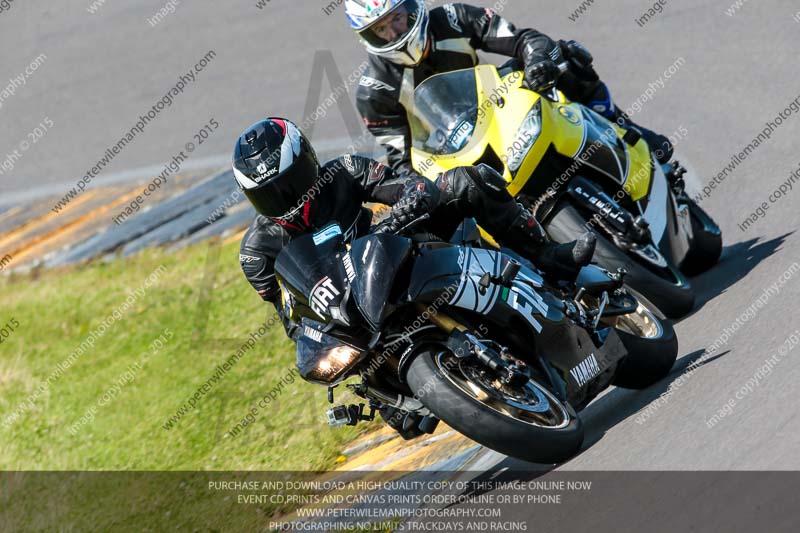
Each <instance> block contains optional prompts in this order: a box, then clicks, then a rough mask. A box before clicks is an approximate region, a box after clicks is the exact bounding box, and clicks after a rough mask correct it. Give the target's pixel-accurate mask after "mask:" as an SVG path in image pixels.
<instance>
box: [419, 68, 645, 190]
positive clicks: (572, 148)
mask: <svg viewBox="0 0 800 533" xmlns="http://www.w3.org/2000/svg"><path fill="white" fill-rule="evenodd" d="M443 75H447V74H439V75H438V76H443ZM475 78H476V80H477V81H476V83H477V92H478V105H479V108H478V121H477V124H476V126H475V130H474V131H473V133H472V136H471V138H470V140H469V142H468V143H467V144H466V146H464V147H463V148H462V149H461V150H460V151H458V152H456V153H453V154H447V155H433V154H430V153H428V152H425V151H422V150H420V149H418V148H416V147H414V148H412V150H411V159H412V163H413V165H414V168H416V169H417V171H418V172H420V173H421V174H422V175H424V176H425V177H427V178H428V179H431V180H434V179H436V177H437V176H438V175H439V174H440V173H442V172H445V171H447V170H450V169H452V168H457V167H461V166H467V165H472V164H474V163H475V162H476V161H478V160H479V159H481V157H482V156H483V155H484V153H485V152H486V150H487V148H488V147H491V148H492V150H493V151H494V153H495V154H496V155H497V156H498V157H499V158H500V160H501V161H502V162H503V167H504V168H503V177H504V178H505V180H506V181H507V182H508V184H509V185H508V191H509V193H511V195H512V196H516V195H517V194H519V193H520V191H521V190H522V189H523V187H524V186H525V184H526V183H527V181H528V180H529V179H530V177H531V176H532V175H533V173H534V170H536V168H537V167H538V166H539V164H540V163H541V161H542V159H543V157H544V156H545V153H546V152H547V149H548V147H550V146H551V145H552V146H553V147H554V149H555V150H556V151H557V152H558V153H559V154H561V155H563V156H566V157H568V158H572V159H576V160H578V159H580V156H581V155H582V154H584V153H585V152H587V151H589V152H590V153H589V154H588V155H591V150H590V148H589V146H588V145H589V144H590V142H587V138H590V135H591V132H589V131H588V128H589V126H588V125H587V117H586V116H585V115H586V113H592V112H591V111H588V110H587V109H586V108H585V107H583V106H581V105H580V104H575V103H569V102H567V101H566V99H565V98H564V96H563V95H562V94H561V93H558V95H559V101H558V102H552V101H550V100H549V99H547V98H542V97H541V96H540V95H539V94H537V93H535V92H533V91H530V90H528V89H526V88H524V87H523V74H522V73H521V72H512V73H510V74H508V75H507V76H505V77H504V78H502V79H501V78H500V76H499V74H498V72H497V69H496V68H495V67H494V66H493V65H480V66H478V67H476V68H475ZM537 102H538V103H539V105H540V106H541V132H540V133H539V136H538V138H537V139H536V141H535V143H534V144H533V146H532V147H531V149H530V151H529V152H528V154H527V156H526V157H525V159H524V160H523V161H522V164H521V165H520V167H519V169H518V170H517V172H516V176H512V173H511V171H510V170H509V168H508V161H509V158H512V157H513V156H514V154H515V151H518V150H519V145H520V143H519V139H518V134H519V131H520V126H521V125H522V124H523V121H524V120H525V118H526V116H527V115H528V113H529V112H530V111H531V110H532V109H533V108H534V106H535V105H536V104H537ZM590 120H591V121H592V122H593V123H594V128H595V129H596V130H597V131H603V130H606V131H611V130H613V131H614V133H615V134H616V135H615V136H617V137H619V138H621V137H622V136H623V135H624V134H625V131H624V130H622V129H621V128H619V127H618V126H617V125H616V124H612V123H611V122H609V121H607V120H606V119H604V118H602V117H600V116H599V115H596V114H593V113H592V116H591V117H590ZM622 144H623V145H624V146H625V150H626V152H627V154H626V155H627V163H628V164H627V165H625V167H626V168H623V169H622V170H621V172H620V174H621V176H619V177H616V178H615V179H617V180H620V179H621V181H622V183H624V188H625V190H626V191H627V192H628V194H630V195H631V197H632V198H633V199H634V200H638V199H640V198H642V197H643V196H645V195H646V194H647V192H648V190H649V184H650V175H651V160H650V152H649V150H648V147H647V145H646V143H645V142H644V141H641V140H640V141H639V142H638V143H637V144H636V146H634V147H630V146H628V145H627V144H625V143H622ZM574 170H575V169H573V175H574ZM567 177H570V175H567ZM558 178H559V176H552V177H548V179H552V180H557V179H558ZM565 181H566V180H565Z"/></svg>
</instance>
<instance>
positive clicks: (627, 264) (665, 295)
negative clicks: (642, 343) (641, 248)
mask: <svg viewBox="0 0 800 533" xmlns="http://www.w3.org/2000/svg"><path fill="white" fill-rule="evenodd" d="M586 222H587V220H586V219H585V218H584V217H583V216H581V214H580V213H579V212H578V211H577V209H575V208H574V207H573V206H571V205H569V204H563V205H562V206H561V207H560V208H558V210H557V211H556V212H555V214H554V215H552V216H551V217H550V219H549V220H548V221H547V222H546V223H545V229H546V230H547V233H548V234H549V235H550V238H552V239H553V240H554V241H556V242H570V241H572V240H574V239H575V238H576V237H577V236H578V235H581V234H583V233H585V232H586V231H587V228H586ZM591 231H593V232H594V234H595V235H596V236H597V248H596V249H595V252H594V259H593V261H594V262H595V263H597V264H598V265H600V266H601V267H603V268H605V269H606V270H610V271H612V272H614V271H615V270H617V269H618V268H624V269H625V270H627V272H628V274H627V275H626V276H625V284H626V285H629V286H630V287H632V288H633V289H635V290H636V291H638V292H640V293H642V294H644V295H645V296H646V297H647V298H648V299H649V300H650V301H651V302H653V303H654V304H655V305H656V306H658V308H659V309H660V310H661V311H662V312H663V313H664V314H665V315H666V316H667V317H669V318H680V317H683V316H685V315H687V314H689V312H690V311H691V310H692V309H693V308H694V299H695V294H694V289H693V288H692V286H691V284H690V283H689V280H688V279H686V277H685V276H684V275H683V274H682V273H681V272H680V271H679V270H678V269H677V268H676V267H674V266H672V265H670V266H669V277H671V278H672V279H671V280H670V279H666V277H661V276H659V275H658V274H656V273H655V272H653V271H651V270H649V269H647V268H646V267H645V266H644V265H642V264H641V263H640V262H638V261H636V260H635V259H634V258H632V257H630V256H629V255H628V254H626V253H625V252H623V251H622V250H620V249H619V248H617V247H616V246H615V245H614V243H612V242H611V241H609V240H608V239H607V238H606V237H605V236H604V235H602V234H600V233H599V232H597V231H595V230H591Z"/></svg>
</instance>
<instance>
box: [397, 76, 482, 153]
mask: <svg viewBox="0 0 800 533" xmlns="http://www.w3.org/2000/svg"><path fill="white" fill-rule="evenodd" d="M408 120H409V123H410V125H411V138H412V142H413V146H414V148H417V149H418V150H422V151H424V152H428V153H432V154H434V155H448V154H454V153H456V152H458V151H460V150H461V149H462V148H464V147H465V146H466V145H467V143H468V142H469V140H470V139H471V138H472V133H473V132H474V131H475V125H476V123H477V121H478V85H477V80H476V78H475V70H473V69H468V70H457V71H454V72H448V73H446V74H439V75H436V76H432V77H430V78H428V79H427V80H425V81H424V82H422V83H421V84H420V85H419V86H418V87H417V88H416V90H415V91H414V110H413V113H409V117H408Z"/></svg>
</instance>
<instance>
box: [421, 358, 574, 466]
mask: <svg viewBox="0 0 800 533" xmlns="http://www.w3.org/2000/svg"><path fill="white" fill-rule="evenodd" d="M442 350H443V351H441V352H435V351H432V350H427V351H423V352H421V353H420V354H419V355H418V356H417V357H416V358H415V359H414V361H412V363H411V365H410V366H409V369H408V373H407V375H406V381H407V383H408V384H409V386H410V387H411V390H412V391H413V392H414V394H415V395H416V397H417V398H419V400H420V401H421V402H422V403H423V404H424V405H425V406H426V407H427V408H428V409H430V410H431V411H432V412H433V413H434V414H435V415H436V416H437V417H438V418H440V419H441V420H444V422H445V423H447V424H448V425H449V426H451V427H452V428H453V429H455V430H457V431H459V432H460V433H462V434H464V435H465V436H467V437H469V438H470V439H472V440H474V441H476V442H478V443H480V444H482V445H484V446H486V447H487V448H491V449H493V450H496V451H498V452H500V453H504V454H506V455H509V456H512V457H516V458H518V459H523V460H525V461H532V462H537V463H547V464H551V463H560V462H562V461H566V460H567V459H569V458H570V457H573V456H574V455H575V454H577V453H578V451H579V450H580V447H581V444H582V443H583V426H582V424H581V421H580V419H578V417H577V415H575V412H574V411H573V409H572V408H571V407H569V406H568V405H565V404H563V403H561V402H560V401H558V400H557V399H556V398H555V396H553V395H552V394H551V393H550V392H549V391H547V390H546V389H545V388H544V387H542V386H541V385H538V384H537V383H536V382H535V381H533V380H530V381H528V383H527V384H526V385H524V386H522V387H520V388H519V390H518V391H512V392H510V393H508V394H509V396H513V395H514V394H518V396H516V401H514V400H511V403H504V401H503V400H501V399H498V396H502V395H503V394H506V393H505V392H503V393H498V394H494V392H493V391H492V390H491V388H487V387H486V386H485V383H482V382H481V381H480V379H479V378H477V373H476V372H473V367H472V363H470V362H469V361H466V360H463V359H462V360H459V359H457V358H456V357H455V356H454V355H453V354H452V352H449V351H446V349H445V348H442ZM487 391H488V393H487ZM495 392H496V391H495ZM519 406H522V409H520V407H519ZM536 410H538V411H536Z"/></svg>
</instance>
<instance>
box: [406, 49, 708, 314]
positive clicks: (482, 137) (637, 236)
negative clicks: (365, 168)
mask: <svg viewBox="0 0 800 533" xmlns="http://www.w3.org/2000/svg"><path fill="white" fill-rule="evenodd" d="M560 68H561V69H562V71H563V70H565V69H566V65H565V64H563V65H561V66H560ZM413 98H414V101H413V102H411V103H410V104H411V105H409V106H407V108H409V109H413V113H410V116H409V122H410V125H411V136H412V150H411V155H412V163H413V165H414V167H415V169H416V170H417V171H418V172H419V173H421V174H422V175H424V176H426V177H427V178H429V179H436V177H437V176H438V175H439V174H440V173H442V172H444V171H446V170H449V169H452V168H456V167H461V166H468V165H478V164H486V165H488V166H490V167H492V168H494V169H495V170H497V171H498V172H499V173H500V174H502V175H503V177H504V178H505V180H506V182H507V183H508V191H509V192H510V193H511V194H512V195H513V196H515V197H516V198H517V200H518V201H519V202H521V203H522V204H524V205H525V206H526V207H528V208H529V209H531V210H533V211H534V213H535V214H536V216H537V218H538V219H539V220H540V221H541V222H542V224H543V225H544V227H545V229H546V230H547V232H548V234H549V235H550V237H551V238H552V239H553V240H555V241H557V242H569V241H571V240H573V239H574V238H575V237H576V236H578V235H580V234H582V233H584V232H586V231H588V230H592V231H594V232H595V233H596V235H597V240H598V243H597V251H596V252H595V256H594V262H596V263H597V264H599V265H600V266H602V267H603V268H606V269H608V270H610V271H615V270H619V269H620V268H624V269H625V270H626V271H627V275H626V278H625V281H626V284H627V285H628V286H630V287H631V288H633V289H634V290H636V291H638V292H639V293H641V294H643V295H644V296H645V297H646V298H647V299H648V300H650V301H651V302H653V303H654V304H655V305H657V306H658V307H659V308H660V309H661V311H662V312H663V313H664V314H665V315H666V316H668V317H670V318H677V317H681V316H684V315H686V314H687V313H689V312H690V311H691V310H692V308H693V307H694V299H695V295H694V290H693V289H692V286H691V284H690V282H689V280H688V279H687V278H686V275H685V274H694V273H699V272H702V271H704V270H706V269H708V268H710V267H711V266H713V265H714V264H716V262H717V261H718V259H719V256H720V253H721V251H722V236H721V232H720V230H719V227H718V226H717V225H716V223H714V221H713V220H712V219H711V217H710V216H709V215H708V214H707V213H705V211H703V209H701V208H700V206H699V205H697V204H696V203H695V202H694V201H693V200H692V199H691V198H689V196H688V195H687V194H686V193H685V190H684V183H683V173H685V169H683V168H682V167H681V166H680V165H679V164H677V163H672V164H668V165H660V164H659V163H658V162H656V160H655V158H654V157H653V156H652V154H651V152H650V148H649V147H648V145H647V143H646V142H645V141H644V139H642V138H641V135H640V134H639V132H638V130H636V129H634V128H631V129H624V128H622V127H620V126H619V125H617V124H615V123H612V122H610V121H608V120H607V119H605V118H604V117H602V116H600V115H599V114H597V113H596V112H594V111H593V110H592V109H589V108H587V107H585V106H583V105H581V104H577V103H572V102H569V101H567V100H566V99H565V98H564V96H563V94H561V93H560V92H559V91H557V90H555V89H551V90H549V91H545V92H542V93H537V92H534V91H532V90H529V89H527V88H526V86H525V84H524V80H523V73H522V72H520V71H519V70H515V69H514V68H513V64H509V65H508V66H505V67H501V68H500V69H498V68H497V67H495V66H493V65H479V66H477V67H475V68H474V69H466V70H458V71H453V72H447V73H444V74H438V75H435V76H433V77H431V78H428V79H427V80H425V81H424V82H423V83H421V84H420V85H419V86H418V87H417V88H416V90H415V91H414V96H413ZM484 237H485V238H486V239H487V240H488V241H489V242H492V239H491V236H489V235H486V234H485V233H484Z"/></svg>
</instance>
